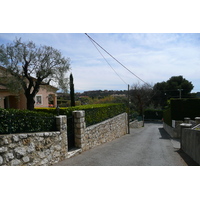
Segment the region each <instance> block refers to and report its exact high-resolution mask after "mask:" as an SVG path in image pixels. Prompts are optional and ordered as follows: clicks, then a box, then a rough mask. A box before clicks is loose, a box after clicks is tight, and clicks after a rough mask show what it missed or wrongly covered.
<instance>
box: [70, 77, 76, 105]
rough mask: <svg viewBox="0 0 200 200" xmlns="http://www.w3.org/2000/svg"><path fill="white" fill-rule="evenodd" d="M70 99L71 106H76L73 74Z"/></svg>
mask: <svg viewBox="0 0 200 200" xmlns="http://www.w3.org/2000/svg"><path fill="white" fill-rule="evenodd" d="M69 79H70V98H71V106H75V96H74V79H73V75H72V73H71V74H70V77H69Z"/></svg>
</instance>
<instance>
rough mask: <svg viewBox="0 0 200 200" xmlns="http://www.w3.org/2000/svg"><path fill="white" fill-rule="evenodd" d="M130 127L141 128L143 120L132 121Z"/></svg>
mask: <svg viewBox="0 0 200 200" xmlns="http://www.w3.org/2000/svg"><path fill="white" fill-rule="evenodd" d="M129 126H130V128H141V127H142V126H143V121H138V120H134V121H132V122H130V125H129Z"/></svg>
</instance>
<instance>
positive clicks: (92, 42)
mask: <svg viewBox="0 0 200 200" xmlns="http://www.w3.org/2000/svg"><path fill="white" fill-rule="evenodd" d="M89 39H90V38H89ZM90 41H91V42H92V44H93V45H94V47H95V48H96V49H97V51H98V52H99V53H100V54H101V56H102V57H103V58H104V60H105V61H106V62H107V64H108V65H109V66H110V67H111V69H112V70H113V71H114V72H115V73H116V75H117V76H118V77H119V78H120V79H121V80H122V81H123V82H124V83H125V84H126V85H128V84H127V83H126V82H125V81H124V80H123V79H122V78H121V76H120V75H119V74H118V73H117V72H116V70H115V69H114V68H113V67H112V66H111V65H110V63H109V62H108V61H107V60H106V58H105V57H104V55H103V54H102V53H101V52H100V50H99V49H98V48H97V46H96V45H95V43H94V41H93V40H91V39H90Z"/></svg>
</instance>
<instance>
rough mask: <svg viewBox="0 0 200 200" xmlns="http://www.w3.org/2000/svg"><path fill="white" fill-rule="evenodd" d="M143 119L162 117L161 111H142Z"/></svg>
mask: <svg viewBox="0 0 200 200" xmlns="http://www.w3.org/2000/svg"><path fill="white" fill-rule="evenodd" d="M144 115H145V119H159V120H161V119H162V118H163V111H162V110H156V109H147V110H145V111H144Z"/></svg>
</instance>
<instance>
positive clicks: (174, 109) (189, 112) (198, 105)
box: [164, 99, 200, 125]
mask: <svg viewBox="0 0 200 200" xmlns="http://www.w3.org/2000/svg"><path fill="white" fill-rule="evenodd" d="M199 116H200V99H171V101H170V105H169V108H167V109H166V110H165V111H164V122H165V123H167V124H168V125H171V120H184V118H185V117H189V118H191V119H194V118H195V117H199Z"/></svg>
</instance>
